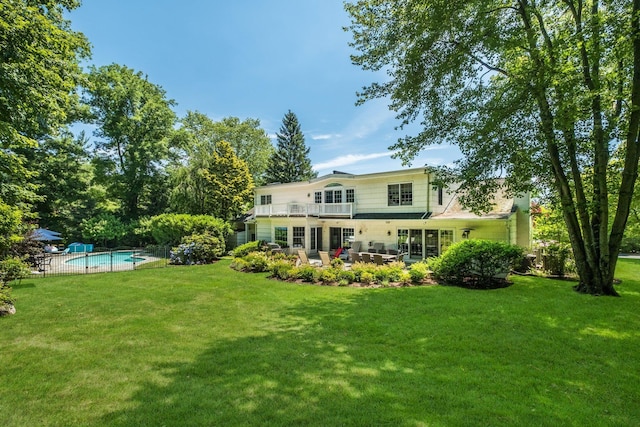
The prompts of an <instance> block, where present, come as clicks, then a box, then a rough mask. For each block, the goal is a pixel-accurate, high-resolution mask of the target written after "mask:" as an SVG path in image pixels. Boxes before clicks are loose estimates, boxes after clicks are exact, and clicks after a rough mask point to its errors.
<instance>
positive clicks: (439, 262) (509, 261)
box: [429, 240, 523, 289]
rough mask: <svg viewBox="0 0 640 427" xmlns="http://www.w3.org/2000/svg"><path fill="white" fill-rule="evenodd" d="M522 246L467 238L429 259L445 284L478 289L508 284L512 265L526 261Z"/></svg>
mask: <svg viewBox="0 0 640 427" xmlns="http://www.w3.org/2000/svg"><path fill="white" fill-rule="evenodd" d="M522 256H523V254H522V248H520V247H519V246H515V245H510V244H507V243H502V242H493V241H488V240H464V241H462V242H458V243H455V244H453V245H452V246H451V247H449V249H448V250H447V251H446V252H445V253H444V254H442V255H440V256H439V257H437V258H433V259H431V260H429V268H431V270H432V272H433V277H434V278H435V279H436V280H438V281H439V282H441V283H444V284H448V285H455V286H462V287H467V288H475V289H491V288H496V287H501V286H504V284H505V283H506V274H507V273H509V271H510V270H511V268H512V266H514V265H518V264H520V263H521V262H522Z"/></svg>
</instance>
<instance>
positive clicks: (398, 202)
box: [387, 182, 413, 206]
mask: <svg viewBox="0 0 640 427" xmlns="http://www.w3.org/2000/svg"><path fill="white" fill-rule="evenodd" d="M387 200H388V202H387V203H388V206H411V205H412V204H413V184H411V183H410V182H409V183H405V184H390V185H388V186H387Z"/></svg>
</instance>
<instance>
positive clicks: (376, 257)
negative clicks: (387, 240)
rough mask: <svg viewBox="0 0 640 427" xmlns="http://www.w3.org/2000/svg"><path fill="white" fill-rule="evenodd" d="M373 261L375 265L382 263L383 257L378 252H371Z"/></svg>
mask: <svg viewBox="0 0 640 427" xmlns="http://www.w3.org/2000/svg"><path fill="white" fill-rule="evenodd" d="M373 262H375V263H376V264H377V265H384V259H383V258H382V255H380V254H373Z"/></svg>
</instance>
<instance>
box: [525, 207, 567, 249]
mask: <svg viewBox="0 0 640 427" xmlns="http://www.w3.org/2000/svg"><path fill="white" fill-rule="evenodd" d="M531 216H532V220H533V239H534V240H537V241H541V242H550V241H554V242H565V243H569V242H570V240H569V233H568V232H567V226H566V225H565V223H564V219H563V218H562V209H561V208H560V207H559V206H557V207H552V208H549V207H547V206H544V205H541V206H539V208H538V209H537V210H536V211H535V213H534V212H532V215H531Z"/></svg>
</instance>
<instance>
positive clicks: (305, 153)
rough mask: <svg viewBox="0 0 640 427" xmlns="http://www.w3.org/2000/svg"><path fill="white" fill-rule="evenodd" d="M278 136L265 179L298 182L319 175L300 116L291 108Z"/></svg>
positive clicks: (268, 180) (268, 181)
mask: <svg viewBox="0 0 640 427" xmlns="http://www.w3.org/2000/svg"><path fill="white" fill-rule="evenodd" d="M277 136H278V146H277V148H276V151H275V153H273V155H272V156H271V159H269V166H268V167H267V171H266V178H265V181H266V182H267V183H272V182H283V183H284V182H298V181H306V180H309V179H311V178H315V177H317V176H318V173H317V172H314V170H313V169H312V168H311V159H309V148H308V147H307V146H306V145H305V143H304V135H303V134H302V131H301V130H300V124H299V123H298V118H297V117H296V115H295V114H294V113H292V112H291V110H289V112H287V114H285V116H284V119H282V126H281V127H280V133H278V134H277Z"/></svg>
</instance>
